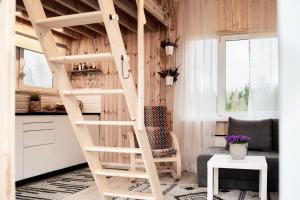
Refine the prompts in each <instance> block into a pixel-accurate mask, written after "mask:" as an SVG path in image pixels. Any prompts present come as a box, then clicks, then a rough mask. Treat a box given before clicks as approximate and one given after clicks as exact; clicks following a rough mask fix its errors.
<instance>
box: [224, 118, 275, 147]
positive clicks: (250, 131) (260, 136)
mask: <svg viewBox="0 0 300 200" xmlns="http://www.w3.org/2000/svg"><path fill="white" fill-rule="evenodd" d="M228 134H229V135H247V136H249V137H250V138H251V141H250V142H249V146H248V149H249V150H258V151H270V150H272V149H273V144H272V137H273V136H272V119H264V120H251V121H250V120H249V121H248V120H237V119H233V118H231V117H230V118H229V126H228Z"/></svg>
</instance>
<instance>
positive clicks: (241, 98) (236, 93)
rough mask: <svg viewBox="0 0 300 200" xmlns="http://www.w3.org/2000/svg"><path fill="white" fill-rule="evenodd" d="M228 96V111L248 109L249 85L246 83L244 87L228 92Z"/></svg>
mask: <svg viewBox="0 0 300 200" xmlns="http://www.w3.org/2000/svg"><path fill="white" fill-rule="evenodd" d="M226 98H227V99H226V111H228V112H241V111H247V110H248V102H249V85H246V86H245V87H244V88H242V89H235V90H232V91H229V92H227V94H226Z"/></svg>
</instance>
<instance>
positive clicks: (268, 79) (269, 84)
mask: <svg viewBox="0 0 300 200" xmlns="http://www.w3.org/2000/svg"><path fill="white" fill-rule="evenodd" d="M278 79H279V77H278V39H277V38H275V37H270V38H266V37H265V38H257V39H250V97H249V108H248V113H249V115H250V118H266V117H278Z"/></svg>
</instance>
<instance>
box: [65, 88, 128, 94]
mask: <svg viewBox="0 0 300 200" xmlns="http://www.w3.org/2000/svg"><path fill="white" fill-rule="evenodd" d="M63 93H64V95H104V94H123V93H124V90H123V89H112V90H108V89H93V88H89V89H74V90H66V91H64V92H63Z"/></svg>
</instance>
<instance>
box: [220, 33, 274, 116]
mask: <svg viewBox="0 0 300 200" xmlns="http://www.w3.org/2000/svg"><path fill="white" fill-rule="evenodd" d="M218 51H219V54H218V56H219V57H218V65H219V66H218V113H219V116H220V118H223V117H224V118H226V117H228V116H236V117H249V116H250V115H252V116H254V115H255V117H256V116H258V117H259V116H264V115H265V114H267V113H271V114H272V113H275V112H276V111H278V106H277V102H278V96H277V93H278V92H277V88H278V38H277V37H276V35H272V34H270V35H266V34H265V35H262V34H260V35H259V34H257V35H253V37H252V38H251V39H249V36H248V35H246V34H245V35H232V36H222V37H221V39H220V40H219V46H218ZM274 111H275V112H274ZM248 112H249V113H248ZM249 114H250V115H249Z"/></svg>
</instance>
